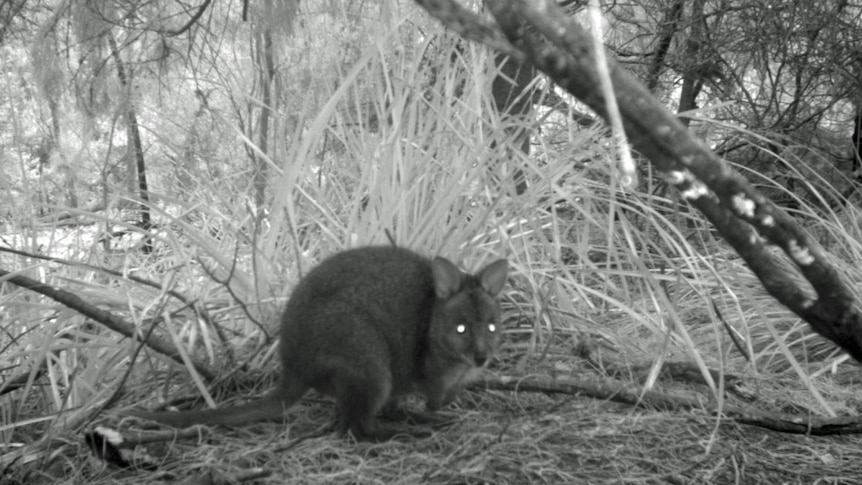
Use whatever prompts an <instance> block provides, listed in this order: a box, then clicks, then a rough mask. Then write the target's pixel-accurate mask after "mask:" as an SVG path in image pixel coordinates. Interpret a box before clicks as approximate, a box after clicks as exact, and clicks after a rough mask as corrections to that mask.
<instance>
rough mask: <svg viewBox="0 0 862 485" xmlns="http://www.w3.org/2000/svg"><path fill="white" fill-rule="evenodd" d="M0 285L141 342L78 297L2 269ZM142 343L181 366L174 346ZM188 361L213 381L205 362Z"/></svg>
mask: <svg viewBox="0 0 862 485" xmlns="http://www.w3.org/2000/svg"><path fill="white" fill-rule="evenodd" d="M0 281H8V282H10V283H12V284H14V285H17V286H20V287H21V288H26V289H28V290H30V291H33V292H35V293H39V294H41V295H45V296H47V297H48V298H51V299H52V300H54V301H56V302H58V303H61V304H63V305H65V306H67V307H69V308H71V309H73V310H75V311H77V312H78V313H80V314H81V315H84V316H85V317H87V318H91V319H93V320H95V321H97V322H99V323H101V324H102V325H104V326H106V327H108V328H110V329H111V330H113V331H115V332H118V333H120V334H122V335H125V336H126V337H129V338H134V339H135V340H138V341H141V340H142V337H141V335H140V333H139V332H137V331H136V328H135V325H134V324H132V323H129V322H127V321H126V320H124V319H123V318H122V317H119V316H117V315H115V314H114V313H112V312H109V311H107V310H103V309H101V308H99V307H97V306H95V305H93V304H91V303H88V302H86V301H84V300H83V299H82V298H81V297H80V296H78V295H76V294H74V293H70V292H68V291H66V290H62V289H60V288H55V287H53V286H49V285H47V284H45V283H40V282H39V281H36V280H34V279H31V278H28V277H26V276H22V275H16V274H14V273H10V272H9V271H6V270H3V269H0ZM145 342H146V344H147V345H148V346H149V347H150V348H152V349H153V350H155V351H157V352H159V353H161V354H163V355H166V356H167V357H169V358H171V359H172V360H174V361H175V362H177V363H179V364H181V365H185V363H184V362H183V359H182V357H181V356H180V353H179V352H178V351H177V349H176V347H174V345H173V344H172V343H171V342H169V341H167V340H166V339H164V338H161V337H159V336H157V335H149V336H147V338H146V340H145ZM190 359H191V362H192V365H194V367H195V369H196V370H197V371H198V373H200V375H202V376H204V377H205V378H206V379H209V380H213V379H215V377H216V375H217V373H216V371H215V370H214V369H213V368H212V367H211V366H209V365H208V364H207V363H206V362H201V361H200V360H199V359H195V358H193V357H190Z"/></svg>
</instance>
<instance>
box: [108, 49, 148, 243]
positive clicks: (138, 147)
mask: <svg viewBox="0 0 862 485" xmlns="http://www.w3.org/2000/svg"><path fill="white" fill-rule="evenodd" d="M107 38H108V44H109V45H110V47H111V56H112V57H113V58H114V62H115V63H116V64H117V77H118V78H119V80H120V85H121V86H122V87H123V89H124V91H125V92H126V96H127V99H126V113H125V117H126V131H127V133H128V137H129V144H130V148H129V151H130V155H131V156H132V158H133V159H134V161H135V169H136V172H137V182H138V197H140V199H141V202H140V204H139V210H140V215H141V220H140V221H139V222H138V226H139V227H140V228H141V229H143V230H144V231H145V232H147V233H149V230H150V229H151V228H152V227H153V222H152V219H151V217H150V204H149V203H150V195H149V188H148V187H147V167H146V164H145V163H144V147H143V144H142V143H141V130H140V128H139V127H138V116H137V114H136V112H135V102H134V96H132V88H131V73H127V72H126V67H125V65H124V64H123V60H122V59H121V58H120V50H119V48H118V46H117V41H116V40H115V39H114V37H113V36H112V35H110V34H108V36H107ZM142 250H143V252H144V254H150V253H152V252H153V239H152V237H150V235H149V234H147V235H145V236H144V240H143V246H142Z"/></svg>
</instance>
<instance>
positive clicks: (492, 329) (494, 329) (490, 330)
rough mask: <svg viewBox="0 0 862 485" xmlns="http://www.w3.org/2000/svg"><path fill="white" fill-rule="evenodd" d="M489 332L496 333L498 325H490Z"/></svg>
mask: <svg viewBox="0 0 862 485" xmlns="http://www.w3.org/2000/svg"><path fill="white" fill-rule="evenodd" d="M488 331H489V332H491V333H494V332H496V331H497V326H496V325H494V324H493V323H489V324H488Z"/></svg>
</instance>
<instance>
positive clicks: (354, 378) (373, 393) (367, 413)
mask: <svg viewBox="0 0 862 485" xmlns="http://www.w3.org/2000/svg"><path fill="white" fill-rule="evenodd" d="M374 367H375V366H369V367H367V368H365V369H362V368H359V369H356V370H357V371H358V372H353V373H351V375H349V376H344V379H343V381H342V382H341V383H340V384H341V385H340V386H339V393H338V396H337V399H338V408H339V412H340V419H339V423H338V431H339V432H340V433H346V432H347V431H350V432H351V434H353V437H354V438H356V439H357V440H359V441H385V440H387V439H389V438H391V437H392V436H393V435H394V434H395V433H393V432H390V431H385V430H381V429H379V428H378V427H377V414H378V413H379V412H380V410H381V409H382V408H383V406H384V405H385V404H386V403H387V401H389V396H390V395H391V393H392V378H391V376H390V373H389V369H387V368H381V367H382V366H376V367H377V369H376V370H373V368H374Z"/></svg>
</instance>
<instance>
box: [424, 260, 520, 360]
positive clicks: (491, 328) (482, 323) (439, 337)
mask: <svg viewBox="0 0 862 485" xmlns="http://www.w3.org/2000/svg"><path fill="white" fill-rule="evenodd" d="M432 267H433V274H434V292H435V294H436V298H437V303H436V305H435V309H434V316H433V319H432V322H431V328H430V329H429V343H430V345H431V351H432V352H434V353H435V354H437V357H443V358H446V359H451V360H452V361H459V362H461V363H463V364H467V365H469V366H471V367H484V366H485V365H487V364H488V362H489V361H490V360H491V358H492V357H493V356H494V354H495V353H496V351H497V348H498V347H499V344H500V305H499V304H498V303H497V295H498V294H499V293H500V291H501V290H502V289H503V286H505V285H506V276H507V274H508V271H509V263H508V262H507V261H506V260H505V259H500V260H498V261H495V262H493V263H491V264H489V265H488V266H486V267H485V268H484V269H482V270H481V271H479V272H478V273H476V274H475V275H468V274H465V273H463V272H461V270H459V269H458V268H457V267H456V266H455V265H454V264H452V263H451V262H449V261H448V260H446V259H444V258H439V257H438V258H435V259H434V261H433V264H432Z"/></svg>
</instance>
